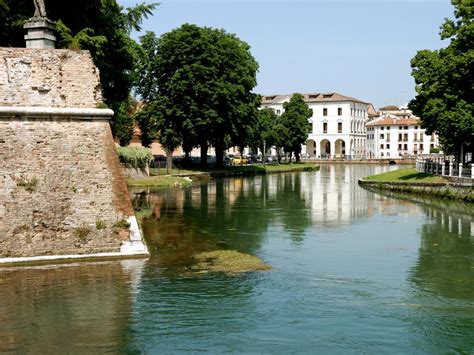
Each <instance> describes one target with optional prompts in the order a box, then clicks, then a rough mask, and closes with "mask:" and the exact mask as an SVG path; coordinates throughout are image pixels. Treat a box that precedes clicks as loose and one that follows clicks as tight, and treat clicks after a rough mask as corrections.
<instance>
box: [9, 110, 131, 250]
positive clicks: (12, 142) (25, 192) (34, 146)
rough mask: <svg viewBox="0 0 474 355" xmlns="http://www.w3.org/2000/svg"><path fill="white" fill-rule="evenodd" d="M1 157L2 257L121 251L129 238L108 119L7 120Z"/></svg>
mask: <svg viewBox="0 0 474 355" xmlns="http://www.w3.org/2000/svg"><path fill="white" fill-rule="evenodd" d="M111 144H112V146H111ZM0 161H1V162H2V164H1V167H0V257H19V256H38V255H61V254H63V255H64V254H84V253H86V254H88V253H98V252H119V251H120V246H121V244H122V242H123V241H125V240H128V230H127V229H123V228H120V227H119V226H118V225H117V222H118V221H121V220H126V219H127V218H128V217H129V216H130V215H133V211H132V209H131V205H130V201H129V198H128V196H127V193H126V187H125V185H124V184H123V179H120V177H121V175H120V172H118V171H117V169H120V166H118V164H119V162H118V159H117V157H116V154H115V151H114V147H113V142H112V136H111V132H110V128H109V124H108V122H107V121H95V122H94V121H93V122H89V121H84V120H64V119H61V120H54V119H53V120H49V119H42V120H38V119H34V120H33V119H32V120H29V119H23V120H11V119H6V120H5V119H0ZM114 225H115V227H114Z"/></svg>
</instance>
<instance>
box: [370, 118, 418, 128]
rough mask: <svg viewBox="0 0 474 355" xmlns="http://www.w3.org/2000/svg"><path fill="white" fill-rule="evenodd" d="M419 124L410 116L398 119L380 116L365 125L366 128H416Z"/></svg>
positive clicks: (416, 119)
mask: <svg viewBox="0 0 474 355" xmlns="http://www.w3.org/2000/svg"><path fill="white" fill-rule="evenodd" d="M419 124H420V119H419V118H418V117H415V116H412V117H410V118H400V117H395V116H382V117H379V118H376V119H375V120H373V121H370V122H368V123H367V124H366V126H367V127H374V126H416V125H419Z"/></svg>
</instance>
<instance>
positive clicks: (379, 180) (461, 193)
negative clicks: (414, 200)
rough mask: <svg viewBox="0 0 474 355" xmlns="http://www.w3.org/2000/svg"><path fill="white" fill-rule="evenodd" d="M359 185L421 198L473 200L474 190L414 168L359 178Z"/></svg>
mask: <svg viewBox="0 0 474 355" xmlns="http://www.w3.org/2000/svg"><path fill="white" fill-rule="evenodd" d="M359 185H361V186H364V187H366V188H368V189H371V190H376V191H377V190H384V191H389V192H391V193H396V194H398V193H402V194H405V193H408V194H417V195H420V196H423V198H442V199H447V200H459V201H465V202H474V190H473V188H472V187H470V186H458V185H454V184H451V183H450V182H449V181H447V180H446V179H444V178H443V177H441V176H436V175H432V174H426V173H420V172H418V171H417V170H416V169H413V168H412V169H400V170H394V171H390V172H388V173H383V174H378V175H373V176H369V177H367V178H365V179H360V180H359Z"/></svg>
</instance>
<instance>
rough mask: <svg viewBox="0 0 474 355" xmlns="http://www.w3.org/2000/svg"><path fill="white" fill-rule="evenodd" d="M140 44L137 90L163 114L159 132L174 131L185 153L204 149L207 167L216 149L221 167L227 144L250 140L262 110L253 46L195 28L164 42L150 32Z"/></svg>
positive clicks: (177, 32)
mask: <svg viewBox="0 0 474 355" xmlns="http://www.w3.org/2000/svg"><path fill="white" fill-rule="evenodd" d="M141 44H142V49H143V53H142V55H141V56H140V58H139V60H138V62H139V64H138V68H139V70H138V71H137V82H136V87H137V89H136V90H137V93H138V94H139V95H140V96H141V97H142V98H143V100H144V102H145V104H149V103H152V102H154V103H156V105H157V106H156V107H157V108H158V107H159V109H160V110H161V112H163V119H162V121H161V124H162V126H155V127H154V128H155V129H159V130H161V129H162V128H163V127H164V126H167V127H174V135H175V139H176V140H178V139H181V140H182V144H183V147H186V148H185V150H190V148H192V147H193V146H195V145H199V146H200V148H201V164H203V165H205V164H206V157H207V149H208V146H209V145H212V146H214V148H215V150H216V160H217V164H218V165H222V163H223V153H224V150H225V149H226V148H227V147H228V145H229V144H231V142H232V143H233V144H242V142H244V141H245V140H246V135H247V134H248V129H249V127H250V126H251V124H252V123H253V121H254V120H255V116H256V110H257V107H258V105H259V100H258V96H257V95H256V94H254V93H252V89H253V88H254V87H255V85H256V72H257V69H258V64H257V62H256V61H255V59H254V58H253V57H252V55H251V53H250V47H249V46H248V44H246V43H244V42H242V41H241V40H239V39H238V38H237V37H236V36H235V35H232V34H228V33H226V32H225V31H224V30H218V29H212V28H208V27H198V26H196V25H190V24H185V25H183V26H181V27H179V28H177V29H175V30H173V31H171V32H169V33H166V34H164V35H163V36H161V37H160V38H157V37H156V36H155V35H154V34H153V33H147V34H146V35H145V36H143V37H142V38H141ZM153 134H156V135H158V132H153V133H152V135H153ZM160 134H161V132H160Z"/></svg>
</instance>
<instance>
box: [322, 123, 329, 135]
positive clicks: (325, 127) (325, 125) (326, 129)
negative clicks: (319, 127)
mask: <svg viewBox="0 0 474 355" xmlns="http://www.w3.org/2000/svg"><path fill="white" fill-rule="evenodd" d="M323 133H328V123H327V122H323Z"/></svg>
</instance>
